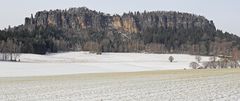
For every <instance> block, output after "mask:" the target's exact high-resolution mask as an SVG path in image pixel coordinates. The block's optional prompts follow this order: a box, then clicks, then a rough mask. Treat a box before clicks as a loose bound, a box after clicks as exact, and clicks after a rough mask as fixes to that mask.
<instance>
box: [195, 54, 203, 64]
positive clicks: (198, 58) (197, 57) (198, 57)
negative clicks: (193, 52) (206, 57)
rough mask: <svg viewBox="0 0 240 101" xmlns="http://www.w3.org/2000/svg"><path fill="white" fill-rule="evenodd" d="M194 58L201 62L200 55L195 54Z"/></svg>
mask: <svg viewBox="0 0 240 101" xmlns="http://www.w3.org/2000/svg"><path fill="white" fill-rule="evenodd" d="M195 59H196V60H197V62H198V63H200V62H201V60H202V57H201V56H199V55H197V56H196V57H195Z"/></svg>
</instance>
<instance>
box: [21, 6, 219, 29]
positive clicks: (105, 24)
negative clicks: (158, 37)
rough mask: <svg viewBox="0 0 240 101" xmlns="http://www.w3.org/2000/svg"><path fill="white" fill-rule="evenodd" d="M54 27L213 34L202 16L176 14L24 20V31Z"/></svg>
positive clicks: (83, 13) (76, 14)
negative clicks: (165, 30)
mask: <svg viewBox="0 0 240 101" xmlns="http://www.w3.org/2000/svg"><path fill="white" fill-rule="evenodd" d="M49 26H51V27H56V28H59V29H64V30H69V29H71V30H74V31H81V30H84V29H91V30H96V31H101V30H117V31H119V32H125V33H141V32H144V30H146V29H147V28H159V29H176V30H178V29H192V28H197V29H201V30H206V29H211V30H216V29H215V26H214V24H213V22H212V21H209V20H207V19H206V18H204V17H202V16H197V15H193V14H188V13H179V12H163V11H156V12H144V13H139V12H135V13H131V12H130V13H128V14H123V15H122V16H120V15H113V16H111V15H109V14H104V13H101V12H96V11H93V10H89V9H87V8H84V7H83V8H71V9H68V10H50V11H40V12H37V13H36V15H35V17H33V16H32V17H30V18H26V19H25V27H26V28H27V29H29V30H34V28H35V27H44V28H46V27H49Z"/></svg>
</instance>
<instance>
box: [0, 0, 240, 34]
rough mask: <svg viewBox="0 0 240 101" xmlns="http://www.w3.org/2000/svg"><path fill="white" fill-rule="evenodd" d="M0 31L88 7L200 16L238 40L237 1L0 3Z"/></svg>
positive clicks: (12, 0)
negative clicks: (34, 17)
mask: <svg viewBox="0 0 240 101" xmlns="http://www.w3.org/2000/svg"><path fill="white" fill-rule="evenodd" d="M0 1H1V6H0V14H1V15H0V17H1V18H0V28H1V29H2V28H5V27H7V26H8V25H11V26H15V25H20V24H23V23H24V18H25V17H29V16H30V15H31V14H35V13H36V12H37V11H42V10H50V9H67V8H70V7H83V6H85V7H88V8H90V9H94V10H97V11H101V12H105V13H110V14H115V13H117V14H122V13H123V12H129V11H144V10H147V11H156V10H161V11H162V10H164V11H180V12H189V13H194V14H197V15H203V16H205V17H206V18H207V19H209V20H213V21H214V23H215V25H216V27H217V28H218V29H221V30H223V31H228V32H230V33H234V34H237V35H239V36H240V27H239V23H240V20H239V19H240V0H0Z"/></svg>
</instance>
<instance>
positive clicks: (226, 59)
mask: <svg viewBox="0 0 240 101" xmlns="http://www.w3.org/2000/svg"><path fill="white" fill-rule="evenodd" d="M195 59H196V61H197V62H191V63H190V67H191V68H193V69H216V68H240V65H239V60H240V54H239V51H238V49H236V48H234V49H233V50H232V52H231V55H229V56H228V55H218V56H216V55H213V56H211V57H210V58H209V61H203V62H201V60H202V58H201V57H200V56H196V57H195Z"/></svg>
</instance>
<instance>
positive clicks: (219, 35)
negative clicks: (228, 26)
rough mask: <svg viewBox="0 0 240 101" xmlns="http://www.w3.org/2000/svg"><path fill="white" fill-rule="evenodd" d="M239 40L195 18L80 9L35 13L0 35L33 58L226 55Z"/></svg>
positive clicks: (179, 14)
mask: <svg viewBox="0 0 240 101" xmlns="http://www.w3.org/2000/svg"><path fill="white" fill-rule="evenodd" d="M239 39H240V38H239V37H238V36H236V35H233V34H230V33H228V32H222V31H221V30H218V29H217V28H216V27H215V25H214V23H213V21H210V20H208V19H206V18H205V17H203V16H199V15H195V14H189V13H181V12H174V11H169V12H168V11H152V12H147V11H145V12H129V13H124V14H123V15H117V14H116V15H110V14H106V13H102V12H97V11H94V10H90V9H88V8H85V7H81V8H70V9H68V10H50V11H39V12H37V13H36V14H35V15H31V16H30V17H27V18H25V24H23V25H20V26H17V27H14V28H8V29H6V30H3V31H1V34H0V40H2V41H1V43H7V41H9V42H12V43H15V44H17V45H16V46H21V47H19V51H21V52H24V53H37V54H45V53H47V52H60V51H91V52H97V53H101V52H151V53H187V54H201V55H214V54H231V52H232V51H233V50H234V49H239V44H240V41H239ZM2 47H4V45H2ZM3 51H4V50H3ZM5 51H6V50H5Z"/></svg>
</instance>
